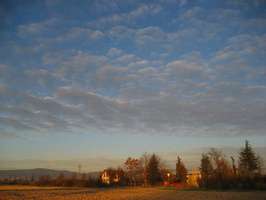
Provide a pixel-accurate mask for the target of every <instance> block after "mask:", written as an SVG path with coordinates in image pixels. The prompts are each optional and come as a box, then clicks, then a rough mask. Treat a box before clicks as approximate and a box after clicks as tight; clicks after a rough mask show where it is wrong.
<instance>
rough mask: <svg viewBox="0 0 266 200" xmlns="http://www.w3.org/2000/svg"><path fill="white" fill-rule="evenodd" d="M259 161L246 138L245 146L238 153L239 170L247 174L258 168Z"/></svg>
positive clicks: (242, 173)
mask: <svg viewBox="0 0 266 200" xmlns="http://www.w3.org/2000/svg"><path fill="white" fill-rule="evenodd" d="M258 165H259V161H258V157H257V156H256V154H255V152H254V151H253V149H252V147H251V146H250V144H249V142H248V141H247V140H246V143H245V147H244V148H243V149H242V150H241V152H240V153H239V172H240V174H241V175H244V176H249V175H252V174H254V173H255V172H256V171H257V170H258V169H259V166H258Z"/></svg>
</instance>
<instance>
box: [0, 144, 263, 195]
mask: <svg viewBox="0 0 266 200" xmlns="http://www.w3.org/2000/svg"><path fill="white" fill-rule="evenodd" d="M200 163H201V164H200V167H199V169H198V171H197V172H196V174H193V173H191V172H188V170H187V168H186V166H185V164H184V162H183V161H182V159H181V158H180V157H177V160H176V166H175V170H172V169H170V168H169V167H167V166H166V165H165V164H164V162H163V161H162V159H161V158H160V157H159V156H158V155H156V154H147V153H145V154H143V155H142V156H141V157H140V158H131V157H129V158H127V159H126V160H125V162H124V163H123V166H122V167H119V168H107V169H105V170H104V171H102V172H101V173H99V176H88V175H86V174H73V176H71V177H69V176H68V177H66V176H64V174H60V175H59V176H58V177H56V178H51V177H50V176H41V177H39V178H38V180H35V179H34V178H33V177H32V179H31V180H28V179H27V180H21V179H14V180H2V181H0V184H1V183H2V184H7V183H8V184H29V185H38V186H64V187H113V186H153V185H162V184H163V185H166V186H175V187H177V188H190V187H200V188H205V189H260V190H265V189H266V176H265V175H263V174H262V165H263V161H262V159H261V157H260V156H259V155H257V154H256V153H255V152H254V150H253V148H252V147H251V145H250V144H249V142H248V141H246V143H245V146H244V147H243V148H242V149H241V150H240V152H239V155H238V157H237V158H234V157H230V159H228V158H227V157H226V156H225V155H224V154H223V153H222V152H221V151H219V150H217V149H214V148H212V149H210V150H209V151H208V152H206V153H203V154H202V156H201V162H200Z"/></svg>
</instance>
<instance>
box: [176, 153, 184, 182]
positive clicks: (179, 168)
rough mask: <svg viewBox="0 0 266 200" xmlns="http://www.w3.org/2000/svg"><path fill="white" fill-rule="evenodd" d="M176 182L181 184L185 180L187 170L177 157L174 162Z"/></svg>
mask: <svg viewBox="0 0 266 200" xmlns="http://www.w3.org/2000/svg"><path fill="white" fill-rule="evenodd" d="M176 180H177V181H178V182H182V183H184V182H186V180H187V169H186V167H185V165H184V163H183V162H182V160H181V158H180V157H179V156H178V157H177V162H176Z"/></svg>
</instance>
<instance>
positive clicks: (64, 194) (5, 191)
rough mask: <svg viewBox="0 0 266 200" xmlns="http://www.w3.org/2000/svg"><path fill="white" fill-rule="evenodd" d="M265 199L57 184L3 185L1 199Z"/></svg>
mask: <svg viewBox="0 0 266 200" xmlns="http://www.w3.org/2000/svg"><path fill="white" fill-rule="evenodd" d="M37 199H38V200H176V199H182V200H205V199H208V200H214V199H215V200H216V199H217V200H227V199H228V200H229V199H230V200H231V199H234V200H250V199H256V200H265V199H266V192H254V191H248V192H234V191H228V192H218V191H197V190H194V191H185V190H175V189H174V188H165V187H154V188H141V187H137V188H115V189H98V188H97V189H92V188H55V187H34V186H29V187H28V186H0V200H37Z"/></svg>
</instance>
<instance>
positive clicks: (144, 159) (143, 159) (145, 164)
mask: <svg viewBox="0 0 266 200" xmlns="http://www.w3.org/2000/svg"><path fill="white" fill-rule="evenodd" d="M149 159H150V155H149V154H147V153H144V154H143V155H142V156H141V158H140V165H141V168H142V174H143V183H144V186H147V185H148V173H147V170H148V164H149Z"/></svg>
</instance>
